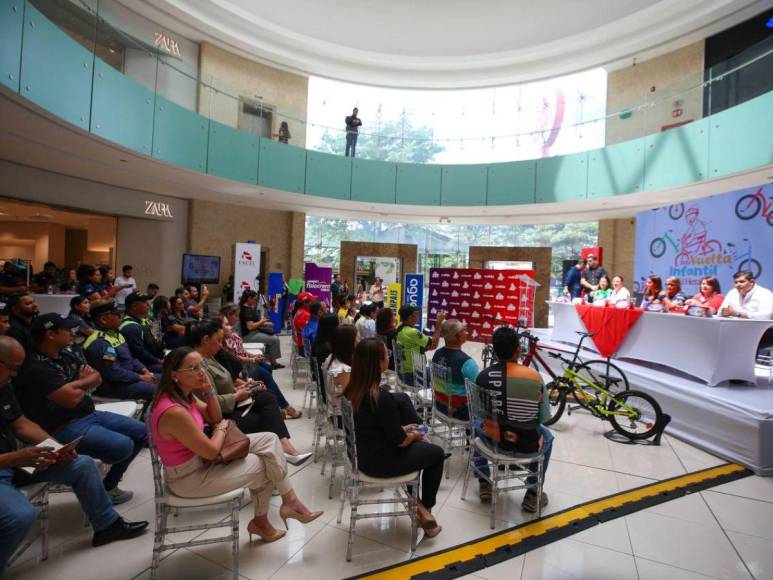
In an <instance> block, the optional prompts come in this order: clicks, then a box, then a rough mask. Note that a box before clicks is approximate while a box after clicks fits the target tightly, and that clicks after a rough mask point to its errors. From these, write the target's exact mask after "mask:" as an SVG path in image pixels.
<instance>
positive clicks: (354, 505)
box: [337, 397, 420, 562]
mask: <svg viewBox="0 0 773 580" xmlns="http://www.w3.org/2000/svg"><path fill="white" fill-rule="evenodd" d="M341 417H342V419H343V428H344V438H345V440H346V455H347V459H348V461H347V462H346V463H345V466H344V482H343V485H342V486H341V506H340V508H339V510H338V520H337V521H338V523H339V524H340V523H341V519H342V516H343V512H344V503H345V501H346V498H348V499H349V505H350V507H351V511H350V513H349V540H348V542H347V545H346V561H347V562H350V561H351V559H352V545H353V544H354V528H355V525H356V523H357V520H362V519H367V518H386V517H394V516H408V517H409V518H411V557H413V555H414V554H415V553H416V543H417V537H418V531H417V519H416V508H417V506H418V502H419V496H418V493H419V475H420V473H419V472H418V471H413V472H411V473H408V474H406V475H401V476H398V477H390V478H382V477H371V476H370V475H366V474H364V473H362V472H361V471H360V470H359V467H358V464H357V438H356V436H355V432H354V410H353V409H352V404H351V402H350V401H349V400H348V399H346V398H343V397H342V398H341ZM408 487H410V488H411V489H410V492H409V491H408ZM367 488H370V489H377V490H383V489H385V488H393V489H395V492H396V495H395V496H391V497H385V498H378V499H367V500H366V499H360V491H361V490H363V489H367ZM393 504H400V505H402V506H403V507H404V509H402V510H393V511H389V512H386V511H382V512H376V513H365V514H363V513H359V511H358V510H359V507H360V506H363V505H393Z"/></svg>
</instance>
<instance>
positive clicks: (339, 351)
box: [322, 324, 359, 391]
mask: <svg viewBox="0 0 773 580" xmlns="http://www.w3.org/2000/svg"><path fill="white" fill-rule="evenodd" d="M358 343H359V338H358V337H357V329H356V328H354V326H352V325H351V324H343V325H340V326H339V327H338V328H336V329H335V332H334V333H333V339H332V340H331V341H330V347H331V352H330V356H329V357H327V359H325V363H324V364H323V365H322V370H323V372H326V373H330V375H331V376H332V378H333V383H334V384H335V385H336V391H343V390H344V389H345V388H346V385H348V384H349V378H350V377H351V374H352V363H353V362H354V349H355V348H356V347H357V344H358Z"/></svg>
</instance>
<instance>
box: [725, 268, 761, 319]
mask: <svg viewBox="0 0 773 580" xmlns="http://www.w3.org/2000/svg"><path fill="white" fill-rule="evenodd" d="M733 284H734V285H735V288H733V289H732V290H730V292H728V293H727V296H725V299H724V300H723V301H722V305H721V307H720V309H719V313H720V316H734V317H737V318H751V319H753V320H771V319H773V292H771V291H770V290H768V289H767V288H763V287H762V286H760V285H759V284H757V282H756V281H755V280H754V274H752V273H751V272H750V271H748V270H741V271H740V272H736V274H735V275H734V276H733ZM768 332H770V331H768Z"/></svg>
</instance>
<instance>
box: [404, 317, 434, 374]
mask: <svg viewBox="0 0 773 580" xmlns="http://www.w3.org/2000/svg"><path fill="white" fill-rule="evenodd" d="M431 340H432V339H431V338H430V337H429V336H427V335H426V334H424V333H423V332H421V331H420V330H419V329H418V328H414V327H413V326H403V327H402V328H401V329H400V331H399V332H398V333H397V347H398V348H400V349H402V351H403V372H405V373H412V372H413V353H414V352H421V349H423V348H427V346H428V345H429V343H430V341H431Z"/></svg>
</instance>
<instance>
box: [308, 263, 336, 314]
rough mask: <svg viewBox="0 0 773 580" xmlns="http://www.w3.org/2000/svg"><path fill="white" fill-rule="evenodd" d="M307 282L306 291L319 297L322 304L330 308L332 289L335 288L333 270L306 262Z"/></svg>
mask: <svg viewBox="0 0 773 580" xmlns="http://www.w3.org/2000/svg"><path fill="white" fill-rule="evenodd" d="M304 279H305V281H306V283H305V286H304V289H305V290H306V292H311V293H312V294H314V295H315V296H317V297H319V299H320V300H322V302H324V303H325V304H327V305H328V306H330V299H331V294H332V291H331V288H332V286H333V268H328V267H326V266H317V265H316V264H314V263H312V262H306V269H305V273H304Z"/></svg>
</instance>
